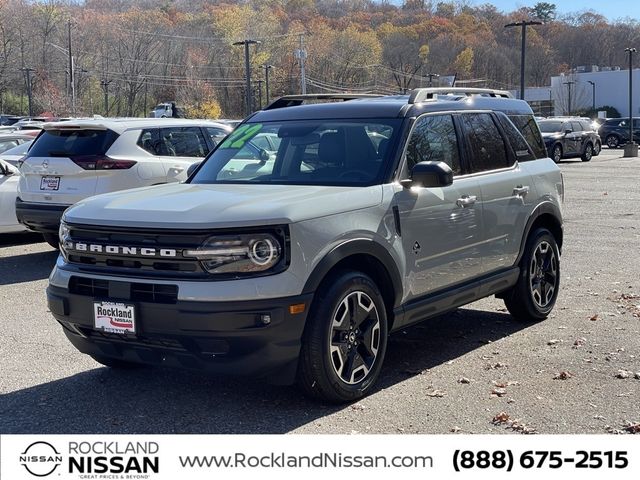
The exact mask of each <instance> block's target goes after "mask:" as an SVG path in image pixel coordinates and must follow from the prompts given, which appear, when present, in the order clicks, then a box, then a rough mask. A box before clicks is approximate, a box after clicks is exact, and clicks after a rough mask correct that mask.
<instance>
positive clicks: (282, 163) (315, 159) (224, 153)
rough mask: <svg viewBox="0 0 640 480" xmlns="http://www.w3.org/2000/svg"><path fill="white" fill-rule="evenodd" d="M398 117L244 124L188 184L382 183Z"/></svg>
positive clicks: (362, 184)
mask: <svg viewBox="0 0 640 480" xmlns="http://www.w3.org/2000/svg"><path fill="white" fill-rule="evenodd" d="M400 124H401V120H399V119H381V120H374V119H367V120H304V121H288V122H280V123H275V122H265V123H246V124H243V125H241V126H240V127H238V128H237V129H236V130H234V131H233V133H231V134H230V135H229V136H228V137H227V138H226V139H225V140H224V141H223V142H222V144H221V145H220V146H219V147H218V149H216V150H215V151H214V152H213V153H212V155H211V156H210V157H209V158H208V159H207V161H206V163H205V164H204V165H203V166H202V168H200V170H199V171H198V173H197V174H196V175H195V177H194V178H193V179H192V180H191V183H196V184H202V183H207V184H209V183H252V184H253V183H260V184H281V185H282V184H284V185H286V184H291V185H337V186H340V185H344V186H364V185H373V184H376V183H381V182H382V177H383V176H384V174H385V171H386V170H387V169H386V167H387V166H388V165H389V158H390V153H391V150H392V149H391V148H390V145H392V144H393V142H395V139H396V137H397V136H398V130H399V128H400Z"/></svg>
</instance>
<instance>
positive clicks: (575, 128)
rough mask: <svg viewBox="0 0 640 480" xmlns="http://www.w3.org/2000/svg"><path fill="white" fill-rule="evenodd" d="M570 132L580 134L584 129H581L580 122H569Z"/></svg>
mask: <svg viewBox="0 0 640 480" xmlns="http://www.w3.org/2000/svg"><path fill="white" fill-rule="evenodd" d="M571 130H573V131H574V132H581V131H582V130H584V128H582V124H581V123H580V122H571Z"/></svg>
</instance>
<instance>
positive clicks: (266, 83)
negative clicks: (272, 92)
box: [262, 65, 273, 105]
mask: <svg viewBox="0 0 640 480" xmlns="http://www.w3.org/2000/svg"><path fill="white" fill-rule="evenodd" d="M262 68H264V88H265V90H266V92H265V93H266V94H267V95H266V97H267V105H269V70H271V69H272V68H273V65H262Z"/></svg>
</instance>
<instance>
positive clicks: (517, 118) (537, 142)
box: [509, 115, 547, 158]
mask: <svg viewBox="0 0 640 480" xmlns="http://www.w3.org/2000/svg"><path fill="white" fill-rule="evenodd" d="M509 119H510V120H511V121H512V122H513V124H514V125H515V126H516V128H517V129H518V130H520V133H521V134H522V136H523V137H524V139H525V140H526V141H527V143H528V144H529V146H530V147H531V150H533V154H534V156H535V157H536V158H546V157H547V148H546V147H545V146H544V140H542V135H541V134H540V128H538V124H537V123H536V120H535V118H533V115H510V116H509Z"/></svg>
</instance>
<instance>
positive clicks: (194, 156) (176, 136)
mask: <svg viewBox="0 0 640 480" xmlns="http://www.w3.org/2000/svg"><path fill="white" fill-rule="evenodd" d="M208 153H209V146H208V145H207V141H206V139H205V137H204V134H203V133H202V129H201V128H200V127H198V126H193V127H165V128H161V129H160V160H161V161H162V163H163V165H164V169H165V171H166V179H167V182H183V181H185V180H186V179H187V169H188V168H189V166H190V165H191V164H193V163H195V162H198V161H200V160H202V159H203V158H204V157H205V156H206V155H207V154H208Z"/></svg>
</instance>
